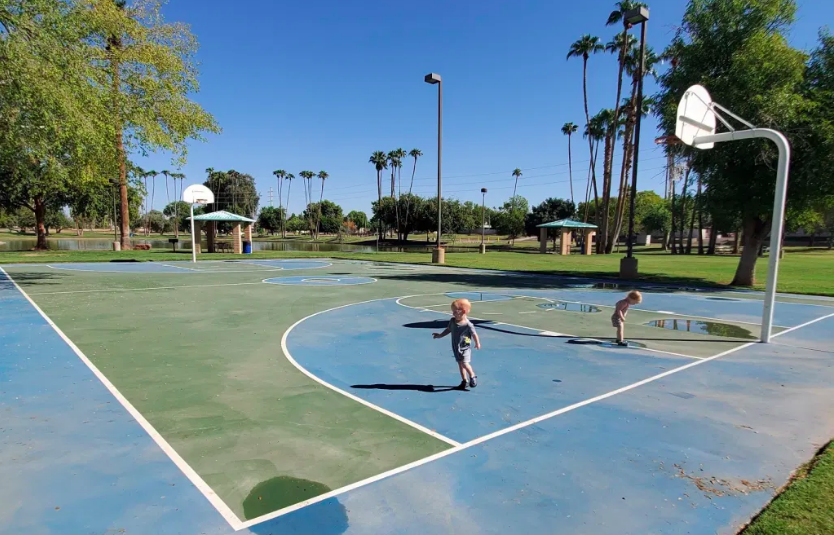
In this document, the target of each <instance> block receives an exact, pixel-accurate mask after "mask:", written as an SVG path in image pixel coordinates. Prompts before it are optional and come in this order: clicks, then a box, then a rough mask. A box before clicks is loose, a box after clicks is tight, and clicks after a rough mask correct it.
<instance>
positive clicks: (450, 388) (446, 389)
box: [351, 383, 460, 393]
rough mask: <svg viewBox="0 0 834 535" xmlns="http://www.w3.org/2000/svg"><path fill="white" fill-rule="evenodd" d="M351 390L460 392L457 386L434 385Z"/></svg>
mask: <svg viewBox="0 0 834 535" xmlns="http://www.w3.org/2000/svg"><path fill="white" fill-rule="evenodd" d="M351 388H361V389H364V390H412V391H415V392H430V393H436V392H452V391H455V390H460V389H459V388H458V387H457V386H434V385H386V384H380V383H377V384H375V385H351Z"/></svg>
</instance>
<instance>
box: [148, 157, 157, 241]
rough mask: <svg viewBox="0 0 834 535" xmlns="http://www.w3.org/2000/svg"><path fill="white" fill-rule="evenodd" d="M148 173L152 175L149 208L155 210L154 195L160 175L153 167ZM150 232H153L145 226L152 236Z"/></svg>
mask: <svg viewBox="0 0 834 535" xmlns="http://www.w3.org/2000/svg"><path fill="white" fill-rule="evenodd" d="M146 174H147V175H148V176H149V177H151V202H150V203H149V204H148V210H153V198H154V195H155V194H156V177H157V175H159V172H157V171H156V170H155V169H151V170H150V171H148V172H147V173H146ZM148 222H149V223H150V219H148ZM146 227H147V225H146ZM150 234H151V232H150V229H148V228H145V235H146V236H150Z"/></svg>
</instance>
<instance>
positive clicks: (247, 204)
mask: <svg viewBox="0 0 834 535" xmlns="http://www.w3.org/2000/svg"><path fill="white" fill-rule="evenodd" d="M288 178H289V177H288ZM203 185H204V186H206V187H207V188H209V189H210V190H211V191H212V192H213V193H214V204H211V205H209V206H210V209H209V211H211V212H216V211H218V210H226V211H227V212H231V213H233V214H238V215H242V216H246V217H250V218H253V219H254V218H255V215H256V213H257V211H258V204H259V203H260V200H261V197H260V195H258V190H257V188H255V179H254V178H253V177H252V176H251V175H248V174H245V173H240V172H238V171H235V170H234V169H230V170H228V171H215V170H214V169H212V170H211V173H209V176H208V178H207V179H206V181H205V182H204V183H203ZM287 199H288V200H289V191H288V192H287Z"/></svg>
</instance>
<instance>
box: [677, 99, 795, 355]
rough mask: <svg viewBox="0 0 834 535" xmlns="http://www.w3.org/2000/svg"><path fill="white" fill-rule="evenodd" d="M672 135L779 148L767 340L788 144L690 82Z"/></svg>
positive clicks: (688, 140)
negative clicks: (721, 128)
mask: <svg viewBox="0 0 834 535" xmlns="http://www.w3.org/2000/svg"><path fill="white" fill-rule="evenodd" d="M718 110H720V111H721V112H722V113H726V114H727V115H728V116H730V117H732V118H733V119H735V120H736V121H738V122H740V123H742V124H743V125H745V126H746V127H748V129H747V130H736V129H735V128H734V127H733V125H732V124H730V122H729V121H728V120H727V119H726V118H725V117H722V115H721V114H720V113H719V112H718ZM716 119H718V120H719V121H721V124H723V125H724V126H725V127H726V128H727V130H729V132H721V133H720V134H718V133H716V131H715V130H716V129H715V126H716ZM675 136H677V137H678V138H679V139H680V140H681V141H682V142H683V143H685V144H687V145H690V146H692V147H695V148H696V149H711V148H713V146H714V145H715V143H721V142H723V141H740V140H743V139H762V138H764V139H769V140H771V141H773V143H775V144H776V148H777V149H778V150H779V162H778V164H777V168H776V195H775V197H774V199H773V225H772V227H771V229H770V260H769V263H768V269H767V288H766V290H765V299H764V312H763V313H762V334H761V338H762V342H764V343H768V342H770V335H771V331H772V328H773V307H774V305H775V303H776V278H777V276H778V274H779V249H780V247H781V246H782V243H781V237H782V227H783V225H784V221H785V197H786V195H787V192H788V171H789V168H790V160H791V146H790V144H789V143H788V140H787V138H785V136H784V135H783V134H782V133H781V132H777V131H776V130H771V129H770V128H756V127H755V126H754V125H752V124H750V123H749V122H748V121H745V120H744V119H742V118H741V117H739V116H738V115H736V114H735V113H733V112H732V111H730V110H728V109H727V108H725V107H724V106H722V105H721V104H719V103H717V102H713V101H712V97H710V95H709V92H708V91H707V90H706V89H705V88H704V87H702V86H700V85H693V86H692V87H690V88H689V89H687V90H686V92H685V93H684V94H683V97H682V98H681V101H680V104H678V111H677V121H676V122H675ZM739 187H740V185H739Z"/></svg>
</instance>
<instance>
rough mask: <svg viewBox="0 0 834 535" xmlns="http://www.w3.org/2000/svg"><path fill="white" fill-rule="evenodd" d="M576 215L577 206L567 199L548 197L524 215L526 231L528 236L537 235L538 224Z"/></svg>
mask: <svg viewBox="0 0 834 535" xmlns="http://www.w3.org/2000/svg"><path fill="white" fill-rule="evenodd" d="M575 216H576V206H574V204H573V202H571V201H569V200H567V199H557V198H553V197H550V198H547V199H545V200H544V201H542V202H541V203H540V204H538V205H537V206H534V207H533V208H532V209H531V211H530V212H529V213H528V214H526V215H525V217H524V231H525V233H526V234H527V235H528V236H537V235H538V233H539V229H538V228H537V225H541V224H542V223H548V222H550V221H559V220H560V219H572V218H573V217H575Z"/></svg>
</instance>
